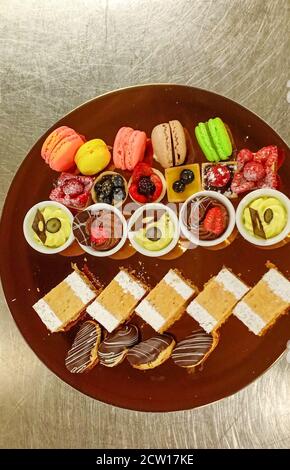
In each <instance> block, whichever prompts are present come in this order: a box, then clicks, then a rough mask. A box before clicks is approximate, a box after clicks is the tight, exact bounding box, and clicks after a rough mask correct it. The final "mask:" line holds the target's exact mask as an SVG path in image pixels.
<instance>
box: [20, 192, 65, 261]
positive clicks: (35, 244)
mask: <svg viewBox="0 0 290 470" xmlns="http://www.w3.org/2000/svg"><path fill="white" fill-rule="evenodd" d="M72 221H73V215H72V213H71V212H70V210H69V209H67V207H65V206H64V205H63V204H60V203H59V202H54V201H42V202H39V203H37V204H35V205H34V206H33V207H31V209H29V211H28V212H27V214H26V216H25V217H24V221H23V233H24V237H25V239H26V241H27V243H28V244H29V245H30V246H31V247H32V248H33V249H34V250H36V251H38V252H39V253H44V254H47V255H52V254H56V253H60V252H61V251H63V250H65V249H66V248H68V247H69V246H70V245H71V244H72V242H73V241H74V235H73V231H72Z"/></svg>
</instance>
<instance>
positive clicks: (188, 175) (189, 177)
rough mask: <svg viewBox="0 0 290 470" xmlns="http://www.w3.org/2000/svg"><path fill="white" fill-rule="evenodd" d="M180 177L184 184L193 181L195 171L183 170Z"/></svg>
mask: <svg viewBox="0 0 290 470" xmlns="http://www.w3.org/2000/svg"><path fill="white" fill-rule="evenodd" d="M180 179H181V181H183V183H184V184H189V183H192V181H193V180H194V173H193V171H191V170H182V172H181V173H180Z"/></svg>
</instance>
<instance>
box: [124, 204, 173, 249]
mask: <svg viewBox="0 0 290 470" xmlns="http://www.w3.org/2000/svg"><path fill="white" fill-rule="evenodd" d="M155 216H156V220H155ZM179 236H180V228H179V222H178V217H177V215H176V214H175V212H174V211H173V210H172V209H171V208H170V207H167V206H165V205H164V204H160V203H154V202H151V203H148V204H145V205H144V206H141V207H139V208H138V209H137V210H136V211H135V212H134V214H133V215H132V216H131V218H130V219H129V221H128V237H129V240H130V243H131V245H132V246H133V248H135V250H136V251H138V252H139V253H141V254H142V255H144V256H149V257H152V258H154V257H160V256H164V255H166V254H167V253H169V252H170V251H172V250H173V248H175V246H176V245H177V243H178V240H179Z"/></svg>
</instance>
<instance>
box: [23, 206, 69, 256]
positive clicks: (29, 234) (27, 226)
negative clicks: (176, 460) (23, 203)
mask: <svg viewBox="0 0 290 470" xmlns="http://www.w3.org/2000/svg"><path fill="white" fill-rule="evenodd" d="M47 206H53V207H58V208H59V209H61V210H62V211H63V212H65V214H66V215H67V216H68V217H69V220H70V224H71V233H70V236H69V237H68V239H67V241H66V242H65V243H64V244H63V245H61V246H59V247H58V248H49V247H48V246H44V245H41V244H40V243H38V242H37V241H36V240H35V239H34V231H33V229H32V223H33V220H34V217H35V215H36V211H37V209H39V210H41V209H44V207H47ZM72 221H73V215H72V213H71V212H70V210H69V209H68V208H67V207H65V206H64V205H63V204H60V203H59V202H54V201H42V202H38V203H37V204H35V205H34V206H32V207H31V209H29V211H28V212H27V214H26V216H25V217H24V220H23V233H24V236H25V239H26V241H27V243H28V244H29V245H30V246H31V248H33V249H34V250H36V251H38V252H39V253H44V254H46V255H53V254H56V253H60V252H61V251H64V250H65V249H66V248H68V247H69V246H70V245H71V244H72V242H73V241H74V235H73V231H72Z"/></svg>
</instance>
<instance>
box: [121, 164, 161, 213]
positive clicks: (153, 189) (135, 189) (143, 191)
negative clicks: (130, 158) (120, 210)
mask: <svg viewBox="0 0 290 470" xmlns="http://www.w3.org/2000/svg"><path fill="white" fill-rule="evenodd" d="M165 193H166V181H165V178H164V176H163V175H162V173H161V172H160V171H159V170H156V169H155V168H152V167H151V166H150V165H148V164H147V163H139V164H138V165H137V166H136V168H135V170H134V172H133V175H132V177H131V178H130V181H129V194H130V197H131V199H132V200H133V201H134V202H137V203H138V204H146V203H149V202H160V201H161V200H162V199H163V198H164V196H165Z"/></svg>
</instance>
